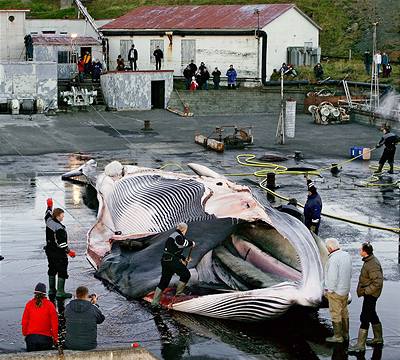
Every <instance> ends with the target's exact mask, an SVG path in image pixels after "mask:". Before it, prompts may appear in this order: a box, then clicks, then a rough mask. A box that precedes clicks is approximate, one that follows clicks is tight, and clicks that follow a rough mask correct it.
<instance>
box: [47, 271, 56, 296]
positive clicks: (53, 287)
mask: <svg viewBox="0 0 400 360" xmlns="http://www.w3.org/2000/svg"><path fill="white" fill-rule="evenodd" d="M56 292H57V289H56V277H55V276H50V275H49V292H48V295H49V298H50V297H54V296H56Z"/></svg>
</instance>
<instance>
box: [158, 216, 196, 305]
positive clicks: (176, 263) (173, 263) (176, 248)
mask: <svg viewBox="0 0 400 360" xmlns="http://www.w3.org/2000/svg"><path fill="white" fill-rule="evenodd" d="M187 231H188V226H187V224H185V223H180V224H178V225H177V226H176V229H175V231H174V232H173V233H172V234H171V235H170V236H169V237H168V239H167V241H166V242H165V247H164V253H163V256H162V258H161V268H162V270H161V279H160V282H159V284H158V286H157V288H156V290H155V292H154V297H153V301H152V302H151V305H152V306H158V304H159V303H160V299H161V295H162V292H163V291H164V290H165V289H166V288H167V287H168V285H169V283H170V281H171V279H172V276H173V275H174V274H177V275H178V276H179V283H178V285H177V287H176V293H175V296H179V295H183V290H184V289H185V286H186V284H187V282H188V281H189V279H190V271H189V270H188V268H187V265H188V264H189V262H190V261H191V258H190V254H191V250H192V248H193V247H194V246H195V242H194V241H192V240H189V239H186V237H185V234H186V233H187ZM189 247H190V248H191V250H190V253H189V256H188V257H187V258H186V257H185V256H184V255H183V250H184V249H186V248H189Z"/></svg>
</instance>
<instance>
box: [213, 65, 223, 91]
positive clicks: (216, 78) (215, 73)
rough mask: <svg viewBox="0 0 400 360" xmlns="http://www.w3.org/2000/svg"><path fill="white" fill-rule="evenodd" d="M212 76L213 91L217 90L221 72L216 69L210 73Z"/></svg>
mask: <svg viewBox="0 0 400 360" xmlns="http://www.w3.org/2000/svg"><path fill="white" fill-rule="evenodd" d="M211 75H212V76H213V83H214V90H218V89H219V83H220V82H221V71H219V70H218V68H217V67H216V68H215V70H214V71H213V72H212V73H211Z"/></svg>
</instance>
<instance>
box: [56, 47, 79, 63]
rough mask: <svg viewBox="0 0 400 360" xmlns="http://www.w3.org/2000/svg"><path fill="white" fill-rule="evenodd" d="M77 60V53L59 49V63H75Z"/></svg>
mask: <svg viewBox="0 0 400 360" xmlns="http://www.w3.org/2000/svg"><path fill="white" fill-rule="evenodd" d="M76 62H77V55H76V53H75V52H72V51H64V50H63V51H58V63H59V64H75V63H76Z"/></svg>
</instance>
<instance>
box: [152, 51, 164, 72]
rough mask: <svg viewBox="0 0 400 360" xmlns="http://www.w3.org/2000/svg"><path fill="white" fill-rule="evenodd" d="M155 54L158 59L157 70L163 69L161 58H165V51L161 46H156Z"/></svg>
mask: <svg viewBox="0 0 400 360" xmlns="http://www.w3.org/2000/svg"><path fill="white" fill-rule="evenodd" d="M153 56H154V57H155V59H156V70H161V60H162V59H163V58H164V53H163V52H162V50H161V49H160V47H159V46H156V49H155V50H154V52H153Z"/></svg>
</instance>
